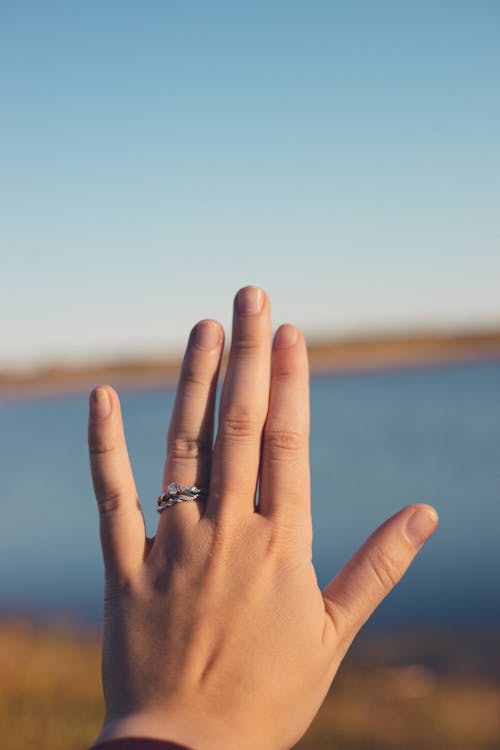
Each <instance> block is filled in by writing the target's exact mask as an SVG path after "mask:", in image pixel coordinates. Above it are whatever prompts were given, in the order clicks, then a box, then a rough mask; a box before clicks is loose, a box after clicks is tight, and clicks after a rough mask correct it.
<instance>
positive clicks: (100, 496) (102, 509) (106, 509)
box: [96, 490, 122, 516]
mask: <svg viewBox="0 0 500 750" xmlns="http://www.w3.org/2000/svg"><path fill="white" fill-rule="evenodd" d="M96 499H97V507H98V508H99V513H100V514H101V515H102V516H106V515H108V513H115V512H116V511H117V510H118V509H119V508H120V506H121V502H122V493H121V491H119V490H108V491H107V492H100V491H97V492H96Z"/></svg>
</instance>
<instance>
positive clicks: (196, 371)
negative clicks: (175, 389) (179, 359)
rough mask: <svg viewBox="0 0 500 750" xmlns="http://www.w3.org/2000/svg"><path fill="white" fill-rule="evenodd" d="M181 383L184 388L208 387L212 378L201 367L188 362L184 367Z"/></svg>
mask: <svg viewBox="0 0 500 750" xmlns="http://www.w3.org/2000/svg"><path fill="white" fill-rule="evenodd" d="M180 384H181V386H183V387H184V388H190V387H192V388H207V386H208V385H209V384H210V380H209V379H208V378H207V376H206V374H205V373H203V372H202V371H201V370H200V368H199V367H195V365H194V364H193V363H189V362H188V363H187V364H186V365H184V367H183V368H182V373H181V378H180Z"/></svg>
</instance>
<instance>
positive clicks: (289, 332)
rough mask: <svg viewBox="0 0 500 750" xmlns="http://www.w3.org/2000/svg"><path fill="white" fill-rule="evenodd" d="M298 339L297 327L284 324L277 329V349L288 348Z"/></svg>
mask: <svg viewBox="0 0 500 750" xmlns="http://www.w3.org/2000/svg"><path fill="white" fill-rule="evenodd" d="M296 341H297V329H296V328H294V327H293V326H290V325H283V326H281V327H280V328H278V330H277V331H276V336H275V337H274V348H275V349H288V348H289V347H290V346H293V345H294V344H295V342H296Z"/></svg>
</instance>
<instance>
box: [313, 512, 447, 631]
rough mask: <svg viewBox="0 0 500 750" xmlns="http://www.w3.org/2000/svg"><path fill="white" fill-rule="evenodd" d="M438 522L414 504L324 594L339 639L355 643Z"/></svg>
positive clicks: (365, 547) (372, 540) (386, 525)
mask: <svg viewBox="0 0 500 750" xmlns="http://www.w3.org/2000/svg"><path fill="white" fill-rule="evenodd" d="M437 523H438V515H437V512H436V511H435V510H434V508H432V507H431V506H430V505H422V504H417V505H409V506H408V507H407V508H403V510H400V511H399V513H396V514H395V515H394V516H392V517H391V518H389V520H387V521H386V522H385V523H384V524H382V526H380V527H379V528H378V529H377V530H376V531H374V532H373V534H372V535H371V536H370V537H369V538H368V539H367V540H366V542H365V543H364V544H363V545H362V547H360V548H359V549H358V551H357V552H356V553H355V554H354V555H353V557H352V558H351V559H350V560H349V562H348V563H347V564H346V565H344V567H343V568H342V570H340V572H339V573H338V574H337V575H336V576H335V578H334V579H333V580H332V581H331V582H330V583H329V584H328V586H326V588H325V589H324V591H323V599H324V602H325V610H326V612H327V614H328V615H329V616H330V618H331V620H332V622H333V625H334V628H335V630H336V632H337V636H338V637H339V638H340V639H344V638H346V639H347V640H349V641H350V640H352V639H353V638H354V636H355V635H356V633H357V632H358V630H359V629H360V628H361V626H362V625H363V624H364V623H365V622H366V620H368V618H369V617H370V615H371V614H372V613H373V612H374V611H375V609H376V608H377V607H378V605H379V604H380V602H381V601H382V600H383V599H384V598H385V597H386V596H387V594H388V593H389V592H390V591H391V590H392V589H393V588H394V586H395V585H396V584H397V583H398V582H399V580H400V579H401V578H402V576H403V575H404V573H405V572H406V570H407V569H408V567H409V565H410V563H411V562H412V560H413V558H414V557H415V555H416V554H417V552H418V551H419V550H420V548H421V547H422V545H423V544H424V542H425V541H426V540H427V539H428V538H429V537H430V535H431V534H432V533H433V531H434V530H435V528H436V526H437Z"/></svg>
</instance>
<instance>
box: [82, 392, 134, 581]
mask: <svg viewBox="0 0 500 750" xmlns="http://www.w3.org/2000/svg"><path fill="white" fill-rule="evenodd" d="M89 454H90V468H91V472H92V480H93V483H94V491H95V495H96V499H97V505H98V508H99V511H100V514H99V516H100V532H101V545H102V552H103V557H104V564H105V567H106V571H107V573H108V574H109V573H112V574H116V575H117V576H118V578H127V577H128V576H130V575H131V574H132V573H133V571H134V570H135V569H136V568H137V566H138V565H139V564H140V563H141V562H142V560H143V556H144V552H145V544H146V535H145V528H144V519H143V516H142V512H141V509H140V505H139V500H138V498H137V491H136V488H135V483H134V477H133V476H132V469H131V468H130V462H129V458H128V452H127V446H126V444H125V435H124V432H123V423H122V417H121V411H120V402H119V400H118V396H117V394H116V392H115V391H114V390H113V389H112V388H110V387H109V386H101V387H99V388H96V389H95V390H94V391H92V393H91V395H90V413H89Z"/></svg>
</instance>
